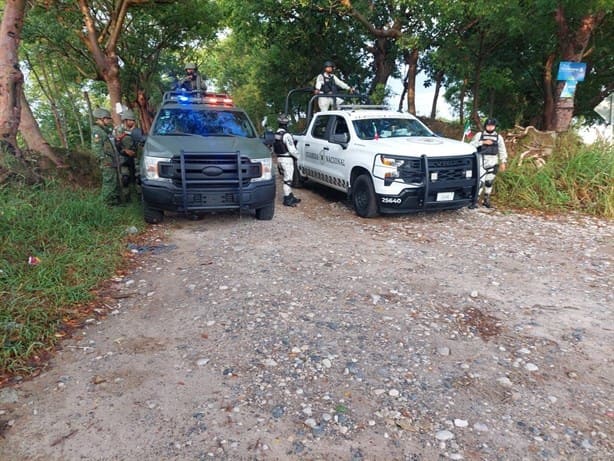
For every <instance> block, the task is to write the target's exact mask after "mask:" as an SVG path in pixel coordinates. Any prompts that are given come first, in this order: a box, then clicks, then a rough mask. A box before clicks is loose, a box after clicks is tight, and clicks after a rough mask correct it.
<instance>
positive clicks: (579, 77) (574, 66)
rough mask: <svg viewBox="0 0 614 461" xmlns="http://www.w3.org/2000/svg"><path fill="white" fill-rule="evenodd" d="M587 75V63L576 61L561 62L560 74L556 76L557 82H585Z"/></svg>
mask: <svg viewBox="0 0 614 461" xmlns="http://www.w3.org/2000/svg"><path fill="white" fill-rule="evenodd" d="M585 75H586V63H585V62H574V61H561V63H560V64H559V73H558V74H557V76H556V79H557V80H566V81H569V80H573V81H576V82H583V81H584V76H585Z"/></svg>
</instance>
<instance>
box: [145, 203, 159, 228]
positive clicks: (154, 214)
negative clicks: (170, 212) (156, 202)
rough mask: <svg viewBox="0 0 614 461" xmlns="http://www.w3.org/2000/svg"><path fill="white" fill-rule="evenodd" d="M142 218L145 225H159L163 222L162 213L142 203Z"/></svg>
mask: <svg viewBox="0 0 614 461" xmlns="http://www.w3.org/2000/svg"><path fill="white" fill-rule="evenodd" d="M143 218H144V219H145V222H146V223H147V224H160V223H161V222H162V221H163V220H164V212H163V211H162V210H158V209H157V208H152V207H151V206H149V204H148V203H147V202H145V201H143Z"/></svg>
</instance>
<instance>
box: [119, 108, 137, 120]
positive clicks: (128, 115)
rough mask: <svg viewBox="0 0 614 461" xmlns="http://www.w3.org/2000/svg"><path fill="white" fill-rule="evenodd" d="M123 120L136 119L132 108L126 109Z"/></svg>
mask: <svg viewBox="0 0 614 461" xmlns="http://www.w3.org/2000/svg"><path fill="white" fill-rule="evenodd" d="M122 120H136V119H135V118H134V112H132V110H130V109H126V110H125V111H123V112H122Z"/></svg>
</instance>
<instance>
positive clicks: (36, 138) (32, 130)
mask: <svg viewBox="0 0 614 461" xmlns="http://www.w3.org/2000/svg"><path fill="white" fill-rule="evenodd" d="M20 99H21V124H20V125H19V132H20V133H21V135H22V136H23V139H24V141H25V142H26V144H27V145H28V149H30V150H34V151H36V152H39V153H40V154H41V155H43V156H44V157H46V158H48V159H49V160H51V161H52V162H53V163H54V164H55V166H57V167H60V168H64V167H65V165H64V162H62V160H61V159H60V158H59V157H58V156H57V155H55V152H53V149H52V148H51V146H50V145H49V143H48V142H47V141H45V138H43V134H42V133H41V130H40V128H39V126H38V122H37V121H36V119H35V118H34V115H33V114H32V110H31V109H30V104H28V101H27V100H26V96H25V95H24V93H23V91H22V92H21V96H20Z"/></svg>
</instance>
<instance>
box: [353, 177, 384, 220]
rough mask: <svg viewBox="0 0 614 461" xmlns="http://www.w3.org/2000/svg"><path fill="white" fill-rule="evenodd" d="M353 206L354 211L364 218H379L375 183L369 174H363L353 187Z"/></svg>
mask: <svg viewBox="0 0 614 461" xmlns="http://www.w3.org/2000/svg"><path fill="white" fill-rule="evenodd" d="M352 204H353V205H354V211H356V214H357V215H358V216H360V217H362V218H373V217H374V216H377V213H378V209H377V197H376V196H375V190H374V189H373V181H371V178H370V177H369V175H368V174H361V175H360V176H358V177H357V178H356V180H355V181H354V185H353V186H352Z"/></svg>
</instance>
